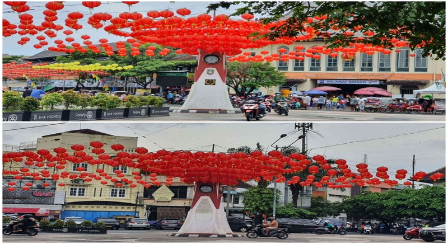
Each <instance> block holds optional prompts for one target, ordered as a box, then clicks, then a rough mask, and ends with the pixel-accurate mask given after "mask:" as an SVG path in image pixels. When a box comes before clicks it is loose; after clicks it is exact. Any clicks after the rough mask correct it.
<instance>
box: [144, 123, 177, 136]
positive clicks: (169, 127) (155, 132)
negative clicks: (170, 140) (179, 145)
mask: <svg viewBox="0 0 448 244" xmlns="http://www.w3.org/2000/svg"><path fill="white" fill-rule="evenodd" d="M181 124H182V123H178V124H175V125H172V126H170V127H167V128H165V129H162V130H158V131H155V132H152V133H149V134H147V135H145V136H149V135H152V134H155V133H159V132H161V131H164V130H168V129H169V128H173V127H175V126H178V125H181Z"/></svg>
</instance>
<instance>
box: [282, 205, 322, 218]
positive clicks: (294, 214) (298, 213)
mask: <svg viewBox="0 0 448 244" xmlns="http://www.w3.org/2000/svg"><path fill="white" fill-rule="evenodd" d="M277 217H278V218H294V219H312V218H314V217H316V213H314V212H310V211H308V210H306V209H301V208H296V207H294V205H292V204H291V203H290V204H287V205H285V206H283V207H279V208H277Z"/></svg>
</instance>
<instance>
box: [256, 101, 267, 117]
mask: <svg viewBox="0 0 448 244" xmlns="http://www.w3.org/2000/svg"><path fill="white" fill-rule="evenodd" d="M257 104H258V114H266V105H265V104H264V103H263V98H261V99H258V102H257Z"/></svg>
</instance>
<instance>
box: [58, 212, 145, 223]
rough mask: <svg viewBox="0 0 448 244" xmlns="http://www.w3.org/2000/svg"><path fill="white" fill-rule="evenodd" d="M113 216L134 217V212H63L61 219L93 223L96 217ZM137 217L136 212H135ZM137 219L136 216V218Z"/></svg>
mask: <svg viewBox="0 0 448 244" xmlns="http://www.w3.org/2000/svg"><path fill="white" fill-rule="evenodd" d="M115 215H134V211H85V210H65V211H64V212H62V214H61V219H64V218H66V217H82V218H83V219H84V220H90V221H93V220H94V219H95V218H96V217H111V218H112V216H115ZM137 215H138V212H137ZM137 217H138V216H137Z"/></svg>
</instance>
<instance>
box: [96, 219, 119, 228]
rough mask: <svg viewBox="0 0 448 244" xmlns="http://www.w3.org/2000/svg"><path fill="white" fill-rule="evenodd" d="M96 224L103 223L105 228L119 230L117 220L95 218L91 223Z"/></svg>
mask: <svg viewBox="0 0 448 244" xmlns="http://www.w3.org/2000/svg"><path fill="white" fill-rule="evenodd" d="M98 222H103V223H104V226H105V227H106V228H112V229H115V230H118V229H120V222H118V220H116V219H114V218H111V217H96V218H95V219H94V220H93V223H94V224H96V223H98Z"/></svg>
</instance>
